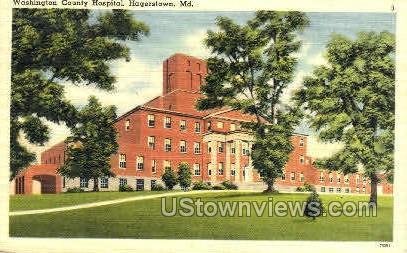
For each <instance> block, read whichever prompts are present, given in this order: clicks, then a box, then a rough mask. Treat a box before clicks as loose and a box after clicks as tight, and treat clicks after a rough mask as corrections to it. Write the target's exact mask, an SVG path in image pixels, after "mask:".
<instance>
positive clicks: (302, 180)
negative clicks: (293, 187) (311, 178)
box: [300, 172, 304, 182]
mask: <svg viewBox="0 0 407 253" xmlns="http://www.w3.org/2000/svg"><path fill="white" fill-rule="evenodd" d="M300 182H304V173H302V172H301V173H300Z"/></svg>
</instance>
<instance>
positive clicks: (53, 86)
mask: <svg viewBox="0 0 407 253" xmlns="http://www.w3.org/2000/svg"><path fill="white" fill-rule="evenodd" d="M147 34H148V27H147V26H146V25H145V24H144V23H142V22H139V21H136V20H135V19H134V18H133V17H132V15H131V14H130V13H129V12H127V11H124V10H113V11H111V12H104V14H100V15H97V14H96V13H94V12H91V11H89V10H73V9H13V24H12V64H11V72H12V76H11V113H10V121H11V122H10V123H11V135H10V149H11V150H10V170H11V178H12V177H13V176H14V175H15V174H16V173H18V171H19V170H21V169H22V168H24V167H26V166H27V165H28V164H30V163H31V162H33V161H34V160H35V155H34V154H33V153H31V152H29V151H28V150H27V148H26V147H24V146H23V145H22V144H21V143H20V141H19V139H20V137H21V136H25V137H26V139H27V140H28V141H29V142H30V143H33V144H37V145H43V144H44V143H46V142H47V141H48V139H49V130H48V127H47V125H45V124H44V120H48V121H51V122H54V123H62V122H64V123H66V125H67V126H68V127H74V126H75V123H76V120H77V118H76V109H75V107H74V106H73V105H71V103H70V102H69V101H68V100H67V99H66V98H65V97H64V86H63V85H61V82H70V83H73V84H75V85H79V84H85V85H93V86H95V87H97V88H100V89H104V90H112V89H113V88H114V86H113V84H114V82H115V78H114V76H112V74H111V73H110V68H109V65H108V63H109V62H110V61H112V60H116V59H121V58H124V59H126V60H129V59H130V58H129V48H128V47H127V46H126V45H124V44H123V43H122V42H123V41H126V40H133V41H137V40H139V39H140V38H141V36H143V35H147Z"/></svg>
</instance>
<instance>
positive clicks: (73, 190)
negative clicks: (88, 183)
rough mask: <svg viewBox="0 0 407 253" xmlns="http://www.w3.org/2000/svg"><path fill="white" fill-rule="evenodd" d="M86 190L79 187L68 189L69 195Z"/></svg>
mask: <svg viewBox="0 0 407 253" xmlns="http://www.w3.org/2000/svg"><path fill="white" fill-rule="evenodd" d="M84 191H85V190H84V189H82V188H79V187H72V188H68V189H66V192H67V193H79V192H84Z"/></svg>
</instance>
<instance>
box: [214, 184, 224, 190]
mask: <svg viewBox="0 0 407 253" xmlns="http://www.w3.org/2000/svg"><path fill="white" fill-rule="evenodd" d="M225 189H226V188H225V186H223V185H221V184H219V185H214V186H213V187H212V190H225Z"/></svg>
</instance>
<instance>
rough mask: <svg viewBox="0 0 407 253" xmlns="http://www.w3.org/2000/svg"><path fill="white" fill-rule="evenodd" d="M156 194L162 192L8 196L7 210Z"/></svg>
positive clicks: (50, 206)
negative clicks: (8, 205)
mask: <svg viewBox="0 0 407 253" xmlns="http://www.w3.org/2000/svg"><path fill="white" fill-rule="evenodd" d="M157 193H163V192H151V191H138V192H84V193H60V194H42V195H13V196H10V200H9V203H10V208H9V209H10V211H21V210H34V209H45V208H54V207H62V206H72V205H79V204H85V203H92V202H98V201H104V200H112V199H121V198H127V197H134V196H141V195H147V194H157Z"/></svg>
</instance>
